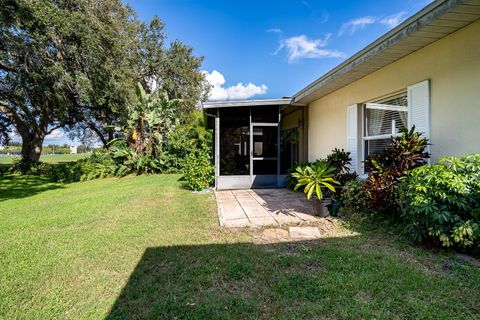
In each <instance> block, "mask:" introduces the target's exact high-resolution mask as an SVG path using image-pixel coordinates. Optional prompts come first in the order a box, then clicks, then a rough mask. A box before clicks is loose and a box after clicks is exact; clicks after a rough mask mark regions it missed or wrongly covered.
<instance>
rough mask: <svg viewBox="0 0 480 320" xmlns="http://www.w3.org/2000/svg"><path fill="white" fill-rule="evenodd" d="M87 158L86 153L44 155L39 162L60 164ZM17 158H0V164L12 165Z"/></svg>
mask: <svg viewBox="0 0 480 320" xmlns="http://www.w3.org/2000/svg"><path fill="white" fill-rule="evenodd" d="M86 156H88V154H86V153H78V154H45V155H42V156H41V157H40V161H44V162H48V163H60V162H71V161H77V160H79V159H82V158H84V157H86ZM17 158H19V157H17V156H0V164H12V162H13V159H17Z"/></svg>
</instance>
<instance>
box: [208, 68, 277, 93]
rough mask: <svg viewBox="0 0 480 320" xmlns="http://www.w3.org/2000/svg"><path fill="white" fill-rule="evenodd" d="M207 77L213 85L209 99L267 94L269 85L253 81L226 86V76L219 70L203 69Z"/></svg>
mask: <svg viewBox="0 0 480 320" xmlns="http://www.w3.org/2000/svg"><path fill="white" fill-rule="evenodd" d="M203 72H204V74H205V78H206V79H207V81H208V82H209V83H210V84H211V85H212V90H211V92H210V95H209V97H208V100H210V101H215V100H242V99H248V98H251V97H253V96H255V95H259V94H265V93H266V92H267V89H268V88H267V86H266V85H264V84H262V85H260V86H257V85H255V84H253V83H251V82H249V83H248V84H243V83H241V82H240V83H237V84H236V85H234V86H230V87H224V86H223V85H224V84H225V77H224V76H223V74H221V73H220V72H218V71H217V70H213V71H212V72H211V73H208V72H207V71H203Z"/></svg>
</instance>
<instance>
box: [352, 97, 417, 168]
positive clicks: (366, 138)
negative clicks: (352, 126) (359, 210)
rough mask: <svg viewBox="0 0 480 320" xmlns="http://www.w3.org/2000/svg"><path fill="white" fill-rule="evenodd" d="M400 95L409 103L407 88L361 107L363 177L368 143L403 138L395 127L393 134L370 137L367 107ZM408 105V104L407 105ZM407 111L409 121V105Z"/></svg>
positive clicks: (406, 107) (393, 127) (386, 108)
mask: <svg viewBox="0 0 480 320" xmlns="http://www.w3.org/2000/svg"><path fill="white" fill-rule="evenodd" d="M400 95H405V97H406V99H407V101H408V91H407V88H405V89H403V90H400V91H397V92H394V93H391V94H388V95H385V96H382V97H380V98H376V99H372V100H370V101H367V102H364V103H362V104H360V105H361V117H362V118H361V119H362V120H361V125H362V130H361V132H362V136H361V137H360V139H361V146H362V150H361V157H362V161H361V166H360V174H361V176H363V175H365V174H366V172H365V160H366V157H367V154H366V151H367V150H366V149H367V148H366V143H367V142H368V141H375V140H387V139H390V138H391V137H398V136H401V133H399V132H395V126H392V132H391V133H387V134H380V135H372V136H369V135H368V122H367V112H366V111H367V105H374V104H381V101H388V100H390V99H393V98H395V97H396V96H400ZM407 104H408V103H407ZM382 108H384V109H385V110H393V109H394V108H393V107H392V108H388V107H382ZM404 108H405V110H404V111H406V112H407V119H408V114H409V110H408V105H407V106H404ZM407 127H408V124H407Z"/></svg>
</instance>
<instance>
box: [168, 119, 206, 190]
mask: <svg viewBox="0 0 480 320" xmlns="http://www.w3.org/2000/svg"><path fill="white" fill-rule="evenodd" d="M184 131H185V133H186V136H185V137H183V138H182V140H184V141H185V144H184V145H183V146H180V145H178V144H176V145H175V148H171V149H170V150H171V151H174V150H175V151H176V152H178V153H179V154H180V155H181V154H186V158H185V159H186V160H185V163H184V164H183V167H182V168H181V171H182V173H183V176H182V181H184V185H185V187H187V188H188V189H190V190H196V191H199V190H202V189H206V188H208V187H210V186H212V184H213V182H214V180H215V167H214V165H213V159H212V132H211V131H210V130H207V129H206V128H205V123H204V119H203V115H202V114H201V112H195V113H193V114H192V115H191V116H190V118H189V121H188V123H187V125H186V126H184ZM170 155H172V154H170ZM178 156H179V155H177V158H178Z"/></svg>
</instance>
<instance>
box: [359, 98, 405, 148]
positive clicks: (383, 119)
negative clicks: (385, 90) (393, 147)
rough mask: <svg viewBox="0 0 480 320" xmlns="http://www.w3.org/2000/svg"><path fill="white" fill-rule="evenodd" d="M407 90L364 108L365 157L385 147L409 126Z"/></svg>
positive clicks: (368, 104) (366, 105)
mask: <svg viewBox="0 0 480 320" xmlns="http://www.w3.org/2000/svg"><path fill="white" fill-rule="evenodd" d="M407 122H408V103H407V92H406V91H405V92H402V93H399V94H396V95H394V96H390V97H388V98H386V99H382V100H379V101H375V102H371V103H367V104H365V109H364V128H365V129H364V136H363V141H364V153H363V154H364V157H365V158H366V157H367V156H368V155H371V154H375V153H378V152H380V151H382V150H383V149H385V147H387V146H388V145H389V144H390V142H391V137H392V136H397V135H398V134H399V133H400V131H401V130H402V129H403V128H407V125H408V124H407Z"/></svg>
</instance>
